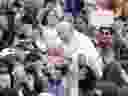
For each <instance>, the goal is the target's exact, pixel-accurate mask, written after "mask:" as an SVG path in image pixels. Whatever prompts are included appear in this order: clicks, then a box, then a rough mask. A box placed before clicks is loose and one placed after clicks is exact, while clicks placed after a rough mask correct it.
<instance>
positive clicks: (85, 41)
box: [62, 31, 103, 96]
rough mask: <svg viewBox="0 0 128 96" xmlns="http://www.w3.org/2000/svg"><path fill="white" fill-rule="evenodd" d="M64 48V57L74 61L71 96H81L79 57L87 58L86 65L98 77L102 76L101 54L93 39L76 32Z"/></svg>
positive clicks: (63, 45) (70, 83)
mask: <svg viewBox="0 0 128 96" xmlns="http://www.w3.org/2000/svg"><path fill="white" fill-rule="evenodd" d="M62 47H63V48H64V55H65V56H68V57H71V58H72V59H73V64H72V66H71V67H70V68H71V70H72V72H73V78H72V81H71V82H68V83H69V84H68V85H71V86H70V89H71V91H70V96H79V92H78V72H79V69H78V68H79V67H78V63H77V62H78V61H77V59H78V55H79V54H83V55H84V56H85V59H86V60H85V61H86V62H85V64H88V65H89V66H90V67H91V68H92V70H94V72H95V73H96V75H97V77H101V76H102V68H103V65H102V60H101V58H99V54H98V52H97V50H96V48H95V47H94V45H93V43H92V42H91V39H89V38H88V37H87V36H85V35H83V34H81V33H79V32H77V31H74V37H73V39H72V40H71V42H70V43H69V44H68V45H65V44H62Z"/></svg>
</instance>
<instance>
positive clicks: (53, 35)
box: [43, 27, 59, 48]
mask: <svg viewBox="0 0 128 96" xmlns="http://www.w3.org/2000/svg"><path fill="white" fill-rule="evenodd" d="M43 35H44V37H45V41H46V43H47V46H48V48H57V46H58V41H59V40H58V39H59V38H58V36H57V32H56V28H53V29H50V28H48V27H45V28H44V32H43Z"/></svg>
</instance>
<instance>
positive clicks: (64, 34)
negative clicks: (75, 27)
mask: <svg viewBox="0 0 128 96" xmlns="http://www.w3.org/2000/svg"><path fill="white" fill-rule="evenodd" d="M57 32H58V35H59V37H60V39H61V40H65V39H69V38H71V36H72V35H73V34H72V25H70V24H62V25H60V26H57Z"/></svg>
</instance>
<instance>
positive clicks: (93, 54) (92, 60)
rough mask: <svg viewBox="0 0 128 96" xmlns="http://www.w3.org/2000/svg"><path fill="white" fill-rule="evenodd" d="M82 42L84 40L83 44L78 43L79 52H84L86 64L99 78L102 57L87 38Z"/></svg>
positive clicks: (100, 75)
mask: <svg viewBox="0 0 128 96" xmlns="http://www.w3.org/2000/svg"><path fill="white" fill-rule="evenodd" d="M83 42H85V44H83V43H82V44H80V45H81V47H80V49H79V53H82V54H83V53H84V54H85V56H86V64H88V65H89V66H90V68H92V70H93V71H94V72H95V73H96V76H97V78H101V77H102V74H103V73H102V69H103V63H102V58H101V57H100V56H99V53H98V52H97V50H96V48H95V46H94V45H93V43H92V42H91V40H90V39H89V38H87V39H85V41H83Z"/></svg>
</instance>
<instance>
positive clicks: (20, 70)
mask: <svg viewBox="0 0 128 96" xmlns="http://www.w3.org/2000/svg"><path fill="white" fill-rule="evenodd" d="M80 4H81V9H80V10H81V11H80V15H79V16H71V15H72V14H71V13H64V11H63V9H64V0H0V96H49V95H48V94H46V93H47V92H48V90H49V89H48V80H51V81H50V82H52V83H54V81H52V79H53V78H55V79H57V80H59V79H60V78H62V77H64V76H67V78H68V75H69V74H70V70H69V64H70V63H71V62H72V59H71V58H66V59H65V61H64V63H65V64H63V66H61V65H60V66H56V65H55V66H54V68H53V66H50V67H49V65H48V64H47V63H48V61H47V58H48V52H47V47H48V48H49V47H56V46H57V45H55V44H54V41H53V39H54V35H55V34H54V28H55V25H56V24H57V23H58V22H61V21H63V20H65V21H68V22H72V23H73V26H74V27H75V29H76V30H77V31H78V32H80V33H82V34H84V35H86V36H88V37H89V38H90V39H91V41H92V42H93V44H94V45H95V48H96V50H97V52H98V53H99V54H100V57H101V58H102V60H103V64H104V70H103V77H102V78H101V79H100V80H97V81H96V78H95V76H94V74H93V71H92V70H91V69H90V68H89V67H88V66H83V65H82V64H80V72H81V73H80V74H82V76H83V75H86V76H85V77H86V78H85V77H84V78H83V79H81V80H80V82H79V85H80V86H79V87H80V92H81V94H80V96H86V95H87V96H94V95H96V94H97V95H98V96H100V94H101V93H102V92H101V90H102V89H103V90H104V91H105V92H106V93H104V95H103V96H118V95H117V93H118V92H117V93H116V92H115V90H116V88H120V90H122V89H121V88H124V90H125V88H126V89H127V87H128V66H127V62H128V61H127V59H128V54H127V53H128V42H127V41H128V35H127V31H128V18H127V17H126V16H116V17H112V19H113V21H112V22H111V21H110V22H111V23H109V24H103V25H102V24H100V25H98V26H97V24H93V23H92V22H91V18H90V17H91V16H90V14H91V13H92V11H96V1H95V0H87V1H86V0H81V3H80ZM95 19H96V18H95ZM47 30H48V31H51V33H50V35H48V33H47V32H46V33H45V31H47ZM99 32H102V33H104V34H106V33H105V32H110V35H111V39H112V42H111V43H112V46H111V47H110V48H105V47H103V48H101V47H100V46H97V44H96V42H97V37H96V35H97V34H98V33H99ZM47 36H48V37H47ZM50 36H51V37H50ZM52 37H53V38H52ZM45 39H47V41H45ZM44 42H48V43H49V45H48V46H47V47H46V46H45V43H44ZM84 43H85V42H83V44H84ZM55 70H56V71H55ZM69 77H70V76H69ZM57 82H58V83H59V81H57ZM55 83H56V82H55ZM102 83H103V84H102ZM98 84H99V85H98ZM115 86H116V87H115ZM3 88H4V89H5V90H3ZM100 88H101V90H97V89H100ZM105 88H106V89H105ZM107 88H108V89H107ZM114 88H115V89H114ZM15 89H16V90H20V91H22V92H19V91H18V92H19V94H20V95H17V94H16V92H15ZM90 90H91V91H90ZM106 90H107V91H106ZM120 90H119V91H120ZM7 91H8V92H7ZM67 91H68V88H67ZM109 91H110V92H109ZM114 92H115V93H114ZM121 92H122V91H120V92H119V94H121V95H119V96H125V94H126V96H127V93H125V92H127V90H126V91H125V92H124V94H123V93H121ZM41 93H42V94H41ZM67 93H68V92H67ZM10 94H11V95H10ZM65 94H66V93H65ZM122 94H123V95H122ZM50 96H51V95H50ZM53 96H54V95H53ZM57 96H63V95H62V92H61V93H60V95H57ZM65 96H71V95H69V94H66V95H65Z"/></svg>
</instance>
